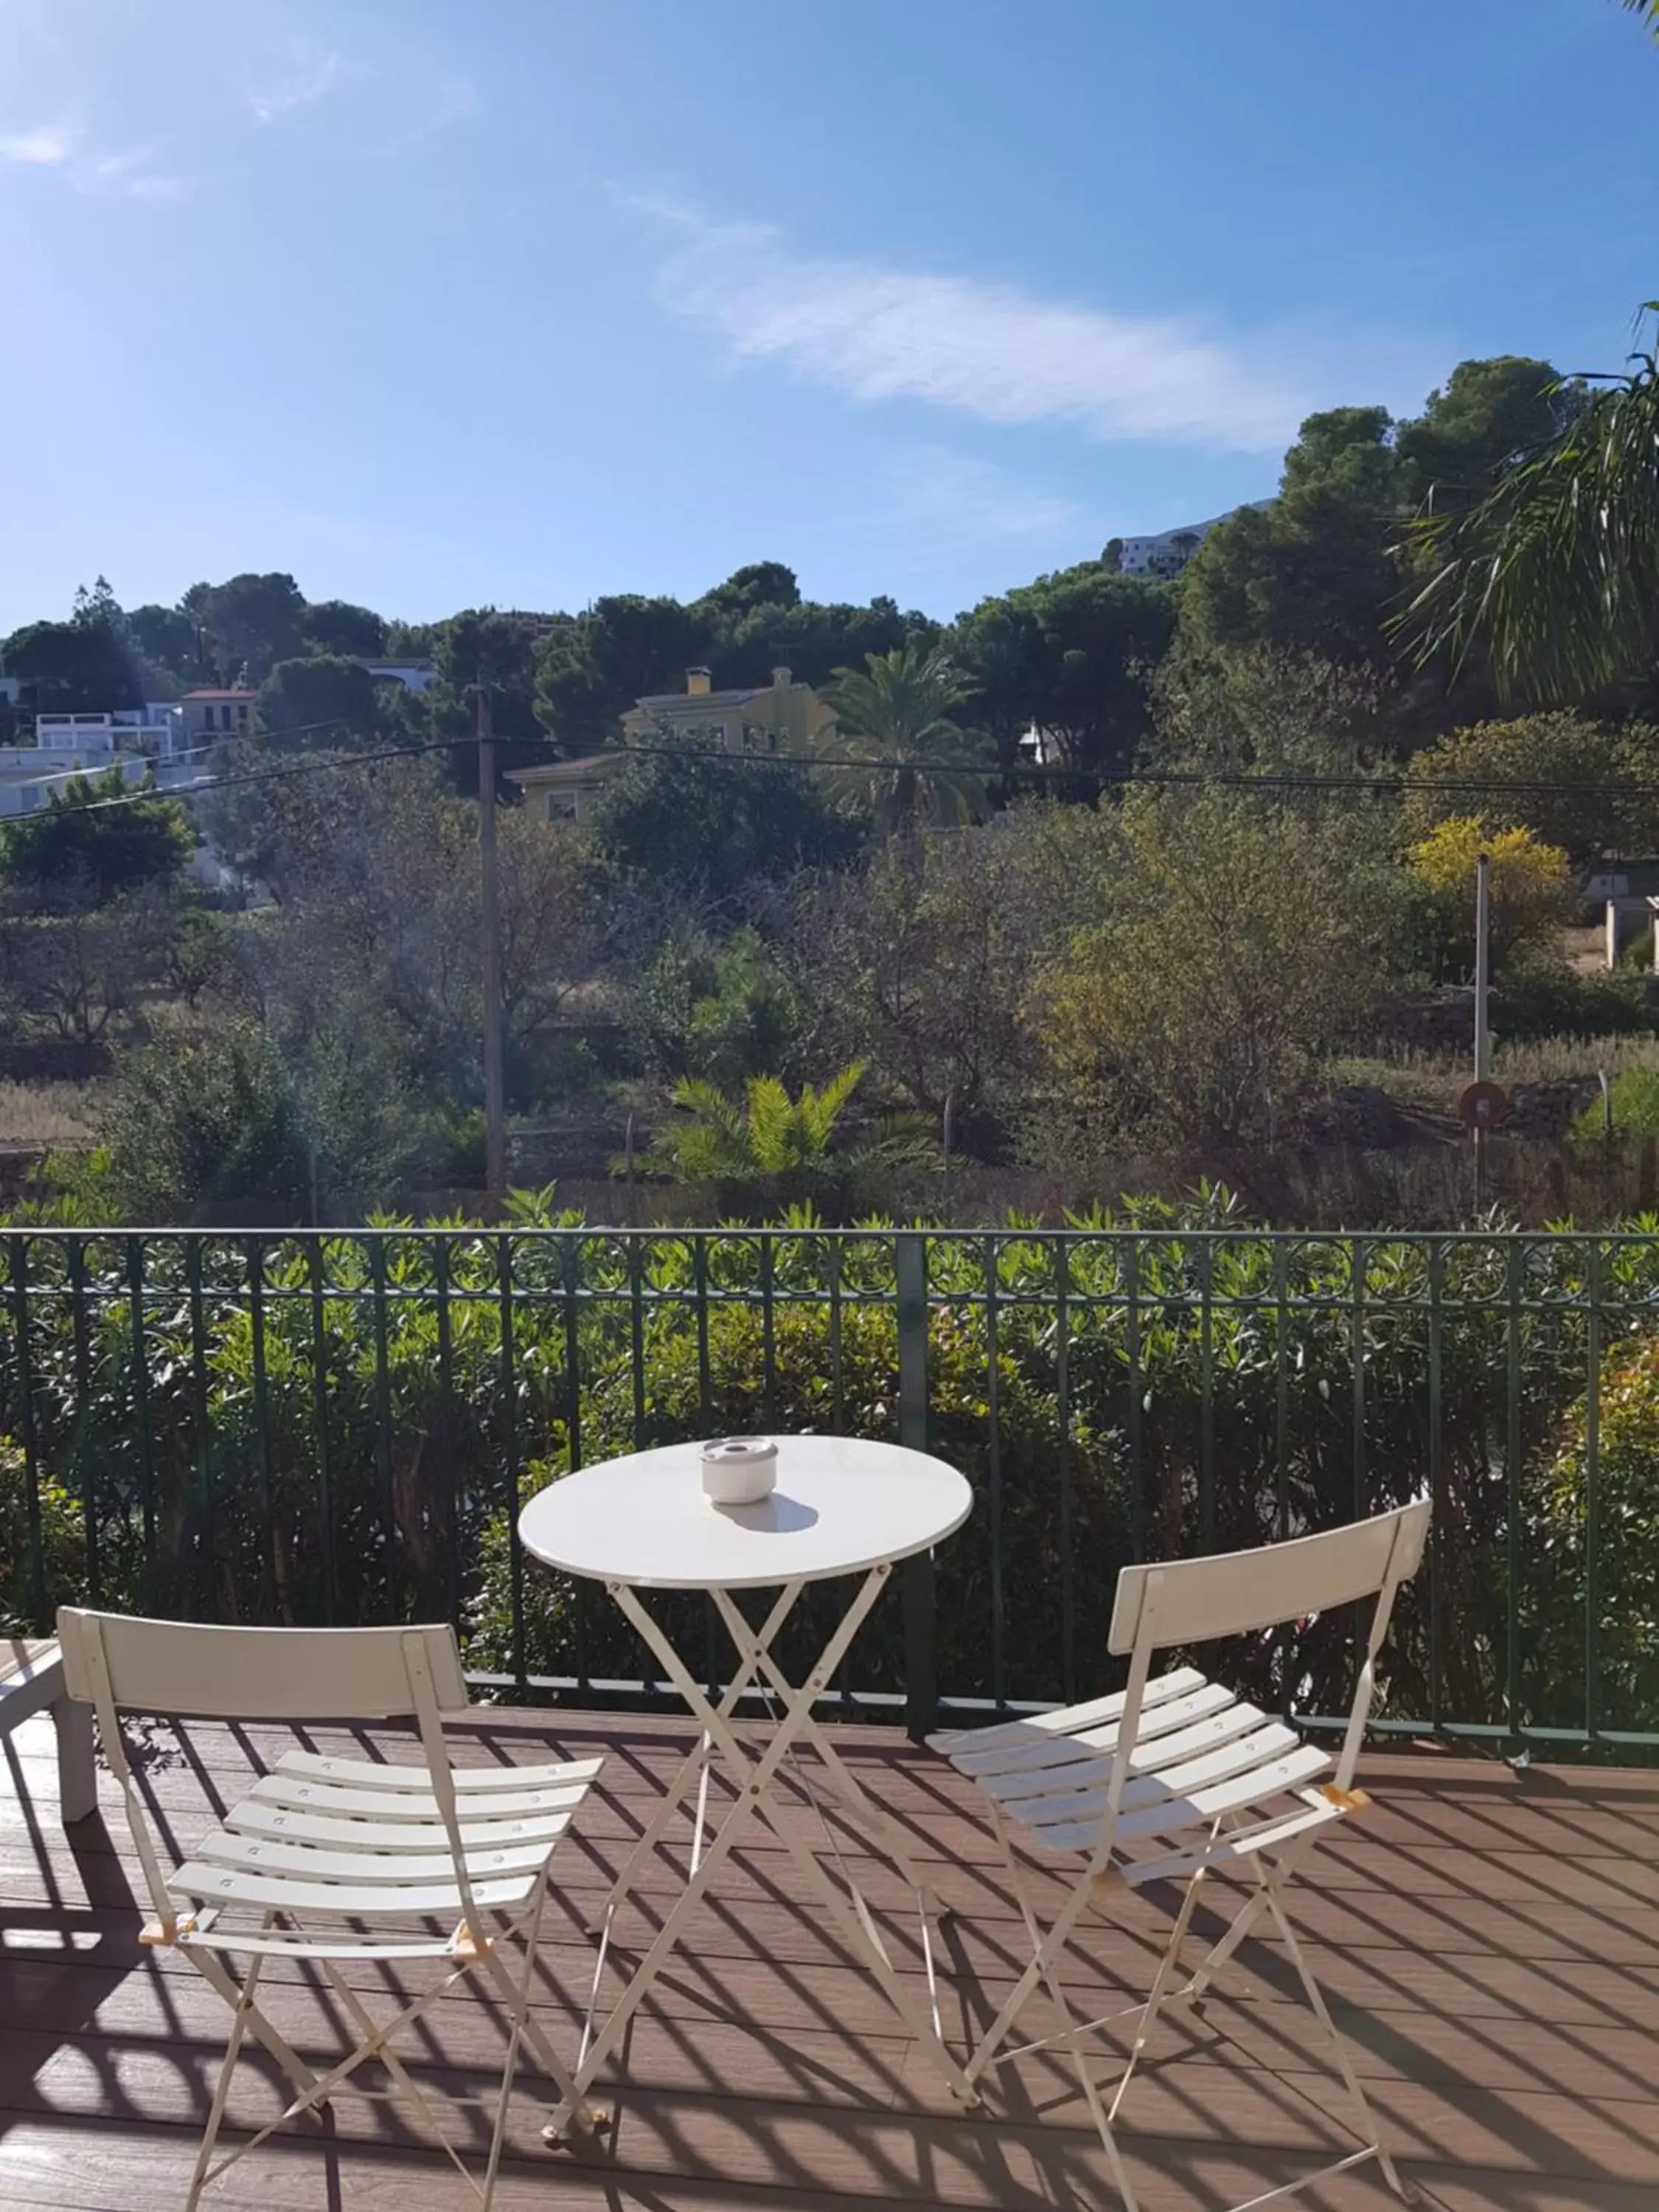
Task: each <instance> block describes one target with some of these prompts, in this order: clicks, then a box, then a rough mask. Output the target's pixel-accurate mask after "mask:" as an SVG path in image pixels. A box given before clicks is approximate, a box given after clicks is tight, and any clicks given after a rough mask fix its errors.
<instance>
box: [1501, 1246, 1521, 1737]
mask: <svg viewBox="0 0 1659 2212" xmlns="http://www.w3.org/2000/svg"><path fill="white" fill-rule="evenodd" d="M1505 1260H1506V1263H1507V1264H1506V1268H1505V1287H1506V1289H1507V1291H1508V1305H1509V1310H1508V1313H1507V1316H1506V1317H1505V1322H1504V1409H1505V1420H1504V1553H1505V1558H1506V1561H1507V1569H1508V1571H1507V1572H1506V1574H1505V1577H1504V1581H1505V1583H1506V1585H1507V1589H1506V1593H1505V1603H1504V1717H1505V1719H1506V1720H1507V1721H1508V1722H1509V1724H1510V1733H1511V1737H1512V1740H1513V1741H1516V1743H1518V1742H1519V1741H1520V1729H1521V1588H1520V1586H1521V1247H1520V1245H1519V1244H1518V1243H1516V1242H1515V1241H1514V1240H1513V1239H1511V1240H1510V1247H1509V1250H1508V1252H1507V1254H1506V1255H1505Z"/></svg>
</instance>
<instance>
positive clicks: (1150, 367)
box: [635, 201, 1309, 452]
mask: <svg viewBox="0 0 1659 2212" xmlns="http://www.w3.org/2000/svg"><path fill="white" fill-rule="evenodd" d="M635 205H636V206H638V207H640V208H641V210H642V211H644V212H646V213H648V214H650V215H652V216H655V217H656V218H657V219H658V220H659V221H665V222H671V223H672V224H673V225H675V227H676V228H678V230H679V231H680V232H681V234H682V239H683V242H682V243H681V244H680V245H679V246H678V247H677V248H676V249H675V250H674V251H673V252H671V256H670V258H669V260H668V262H667V264H665V268H664V270H663V271H662V276H661V293H662V296H663V299H664V300H665V303H666V304H667V305H668V306H669V307H671V308H672V310H673V311H674V312H675V313H677V314H679V315H681V316H683V317H684V318H685V319H687V320H689V321H690V322H693V323H696V324H700V325H702V326H703V327H704V328H706V329H708V330H711V331H714V333H715V334H716V335H717V336H718V337H720V339H721V340H722V342H723V343H724V344H725V346H726V349H727V350H728V352H729V353H730V354H731V355H732V357H733V358H734V359H736V360H738V361H771V362H779V363H781V364H782V365H783V366H785V367H787V368H790V369H792V370H793V372H794V373H795V374H797V375H798V376H801V377H804V378H806V379H808V380H810V381H811V382H813V383H816V384H822V385H826V386H829V387H830V388H831V389H833V390H836V391H839V392H845V393H846V394H847V395H848V397H849V398H854V399H857V400H862V401H866V402H874V401H878V400H884V399H898V398H908V399H920V400H924V401H927V402H931V403H932V404H933V405H935V406H939V407H946V408H951V409H954V410H957V411H959V412H961V413H963V414H968V415H972V416H977V417H978V418H979V419H980V420H981V421H984V422H1008V423H1025V422H1074V423H1077V424H1079V425H1080V426H1081V427H1082V428H1084V429H1085V430H1087V431H1089V432H1090V433H1091V434H1092V435H1095V436H1097V437H1102V438H1151V437H1170V438H1185V439H1191V440H1196V441H1201V442H1203V443H1206V444H1210V445H1215V446H1221V447H1235V448H1238V449H1241V450H1244V451H1252V452H1255V451H1261V452H1268V451H1276V450H1279V449H1281V448H1282V447H1284V445H1285V441H1286V440H1287V438H1289V437H1290V436H1291V435H1293V434H1294V432H1295V429H1296V426H1297V422H1299V421H1300V419H1301V417H1302V416H1303V414H1304V412H1305V411H1306V409H1307V405H1308V404H1309V394H1308V392H1307V391H1306V390H1305V388H1304V386H1303V383H1302V380H1301V378H1300V377H1299V376H1298V375H1295V374H1290V373H1287V372H1285V371H1282V370H1280V369H1279V368H1276V367H1275V366H1274V365H1273V363H1272V362H1270V361H1260V360H1253V359H1252V357H1251V349H1250V348H1249V347H1247V346H1245V345H1243V344H1239V343H1227V342H1225V341H1224V340H1223V339H1221V338H1218V337H1214V336H1212V335H1209V334H1206V331H1204V330H1203V329H1202V328H1201V326H1200V325H1199V324H1198V323H1196V322H1195V321H1194V320H1193V319H1188V318H1186V317H1176V316H1137V315H1126V314H1117V313H1110V312H1109V311H1108V310H1106V309H1104V308H1100V307H1087V306H1084V305H1081V304H1078V303H1073V302H1071V301H1057V300H1046V299H1042V298H1038V297H1036V296H1034V295H1031V294H1030V293H1027V292H1023V291H1021V290H1019V289H1017V288H1015V287H1014V286H1012V285H1003V284H994V283H984V282H981V281H980V280H977V279H975V278H972V277H965V276H936V275H929V274H918V273H914V272H910V271H906V270H897V269H891V268H887V267H884V266H883V265H882V264H879V263H877V262H873V261H850V260H848V261H842V260H810V259H802V258H796V257H793V256H792V255H791V254H790V253H789V252H788V251H787V247H786V246H785V244H784V242H783V240H781V237H780V235H779V234H778V233H777V232H776V231H775V230H773V229H770V228H762V227H759V226H754V225H736V226H726V227H717V226H714V225H711V224H708V223H706V222H703V221H702V219H701V218H700V217H698V216H696V215H695V214H692V213H690V212H689V211H688V210H685V209H684V208H683V207H678V206H676V205H674V204H665V203H663V202H660V201H659V202H657V203H655V204H647V203H641V202H636V203H635Z"/></svg>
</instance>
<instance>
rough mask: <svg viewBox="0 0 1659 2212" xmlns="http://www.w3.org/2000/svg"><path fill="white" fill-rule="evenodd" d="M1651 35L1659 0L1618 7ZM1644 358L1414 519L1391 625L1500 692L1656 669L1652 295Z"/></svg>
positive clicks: (1656, 397)
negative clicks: (1464, 503)
mask: <svg viewBox="0 0 1659 2212" xmlns="http://www.w3.org/2000/svg"><path fill="white" fill-rule="evenodd" d="M1624 5H1625V7H1626V9H1627V10H1628V11H1629V12H1630V14H1632V15H1639V16H1640V17H1641V18H1642V20H1643V21H1644V23H1645V24H1646V25H1647V27H1648V28H1649V29H1650V31H1651V32H1652V33H1653V34H1654V36H1655V38H1656V39H1659V0H1624ZM1642 315H1651V316H1652V317H1653V318H1654V329H1655V337H1654V340H1653V342H1652V343H1651V345H1650V349H1649V350H1648V351H1646V352H1641V351H1638V352H1636V353H1633V354H1632V356H1630V359H1631V364H1632V365H1631V367H1630V368H1629V369H1628V370H1627V371H1626V373H1625V374H1623V375H1608V376H1589V377H1587V378H1585V379H1584V382H1586V383H1587V384H1591V385H1600V386H1601V390H1600V391H1599V392H1593V393H1592V394H1591V395H1590V397H1589V400H1588V401H1587V402H1586V404H1585V405H1584V406H1583V410H1581V411H1579V412H1578V413H1577V414H1576V415H1575V416H1574V417H1573V419H1572V421H1571V422H1569V424H1568V425H1567V427H1566V428H1565V429H1564V430H1563V431H1562V432H1561V433H1560V435H1559V437H1557V438H1556V439H1554V440H1553V441H1552V442H1551V443H1550V444H1549V445H1547V446H1546V447H1544V448H1543V449H1542V451H1541V452H1540V453H1535V454H1534V455H1532V456H1531V457H1530V458H1528V459H1526V460H1525V461H1523V462H1522V463H1521V464H1520V465H1518V466H1517V467H1516V468H1514V469H1511V470H1510V471H1509V472H1508V473H1507V474H1506V475H1505V476H1504V477H1501V478H1500V479H1499V481H1498V483H1497V485H1496V486H1495V487H1494V488H1493V489H1492V491H1491V492H1490V493H1488V495H1486V498H1485V499H1483V500H1481V501H1479V503H1478V504H1477V505H1475V506H1474V507H1469V508H1467V509H1465V510H1464V511H1462V513H1459V512H1457V511H1455V510H1453V511H1449V512H1444V513H1435V512H1434V511H1433V509H1432V507H1431V508H1430V509H1429V510H1428V511H1427V512H1425V513H1423V514H1421V515H1419V516H1418V517H1417V519H1416V520H1415V521H1414V522H1413V525H1412V532H1411V537H1412V543H1413V549H1414V550H1415V552H1416V554H1417V556H1419V560H1420V561H1421V562H1424V563H1425V564H1426V566H1427V568H1428V572H1429V573H1428V576H1427V580H1426V581H1425V582H1424V583H1423V584H1422V586H1420V588H1419V591H1418V592H1417V595H1416V597H1415V598H1414V599H1413V600H1412V602H1411V604H1410V605H1408V606H1407V609H1406V610H1405V611H1404V613H1403V614H1402V615H1401V617H1399V619H1398V622H1397V623H1396V624H1395V627H1396V629H1399V630H1401V631H1402V632H1403V633H1404V634H1405V635H1407V636H1408V637H1414V638H1415V640H1416V641H1417V644H1418V647H1419V657H1420V658H1421V659H1424V660H1427V659H1431V658H1432V657H1433V656H1435V655H1436V654H1437V653H1443V652H1445V653H1449V654H1450V656H1451V659H1452V662H1453V665H1454V666H1455V665H1456V664H1457V663H1458V662H1460V661H1461V660H1462V659H1464V657H1465V656H1466V655H1467V654H1468V653H1469V652H1470V651H1471V649H1472V648H1474V647H1484V648H1485V651H1486V655H1487V658H1488V660H1489V662H1490V665H1491V669H1492V678H1493V681H1494V682H1495V683H1496V684H1497V686H1498V691H1499V692H1500V693H1501V694H1503V695H1504V696H1506V697H1510V698H1513V697H1514V696H1516V695H1517V694H1525V695H1528V696H1531V697H1533V698H1535V699H1537V700H1539V701H1552V700H1553V701H1559V700H1569V699H1572V698H1576V697H1582V696H1583V694H1584V693H1585V692H1586V691H1592V690H1597V689H1599V688H1600V687H1601V685H1602V684H1609V683H1617V682H1619V681H1620V680H1621V679H1622V678H1626V677H1629V676H1638V675H1645V674H1647V673H1649V672H1650V671H1651V670H1652V669H1653V667H1654V665H1655V664H1656V663H1659V357H1656V356H1659V301H1653V300H1650V301H1647V302H1646V304H1645V305H1644V307H1642V308H1641V309H1640V310H1639V312H1638V321H1639V319H1640V316H1642Z"/></svg>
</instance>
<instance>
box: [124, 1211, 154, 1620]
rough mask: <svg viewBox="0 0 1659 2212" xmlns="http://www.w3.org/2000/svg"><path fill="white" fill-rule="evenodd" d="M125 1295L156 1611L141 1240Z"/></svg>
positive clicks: (149, 1598)
mask: <svg viewBox="0 0 1659 2212" xmlns="http://www.w3.org/2000/svg"><path fill="white" fill-rule="evenodd" d="M127 1298H128V1310H129V1312H130V1313H131V1325H132V1411H133V1425H134V1427H135V1428H136V1429H137V1437H136V1438H135V1442H136V1443H137V1446H138V1480H139V1481H140V1483H141V1484H142V1485H143V1522H144V1574H143V1591H144V1609H145V1611H146V1612H148V1613H154V1612H155V1610H156V1603H157V1596H158V1591H157V1585H156V1575H155V1442H154V1438H153V1437H152V1436H151V1433H150V1419H149V1328H148V1325H147V1323H146V1322H145V1319H144V1240H143V1237H128V1239H127Z"/></svg>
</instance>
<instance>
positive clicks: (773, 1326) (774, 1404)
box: [760, 1229, 778, 1429]
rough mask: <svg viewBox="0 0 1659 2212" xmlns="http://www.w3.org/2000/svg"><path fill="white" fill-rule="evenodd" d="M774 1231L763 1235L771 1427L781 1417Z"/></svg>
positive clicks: (764, 1373) (764, 1361)
mask: <svg viewBox="0 0 1659 2212" xmlns="http://www.w3.org/2000/svg"><path fill="white" fill-rule="evenodd" d="M774 1256H775V1255H774V1253H773V1249H772V1232H771V1231H770V1230H768V1229H763V1230H762V1231H761V1237H760V1293H761V1425H762V1427H763V1428H767V1429H771V1428H775V1427H776V1425H777V1419H778V1343H777V1316H776V1314H775V1311H774V1306H773V1291H774V1284H773V1262H774Z"/></svg>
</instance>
